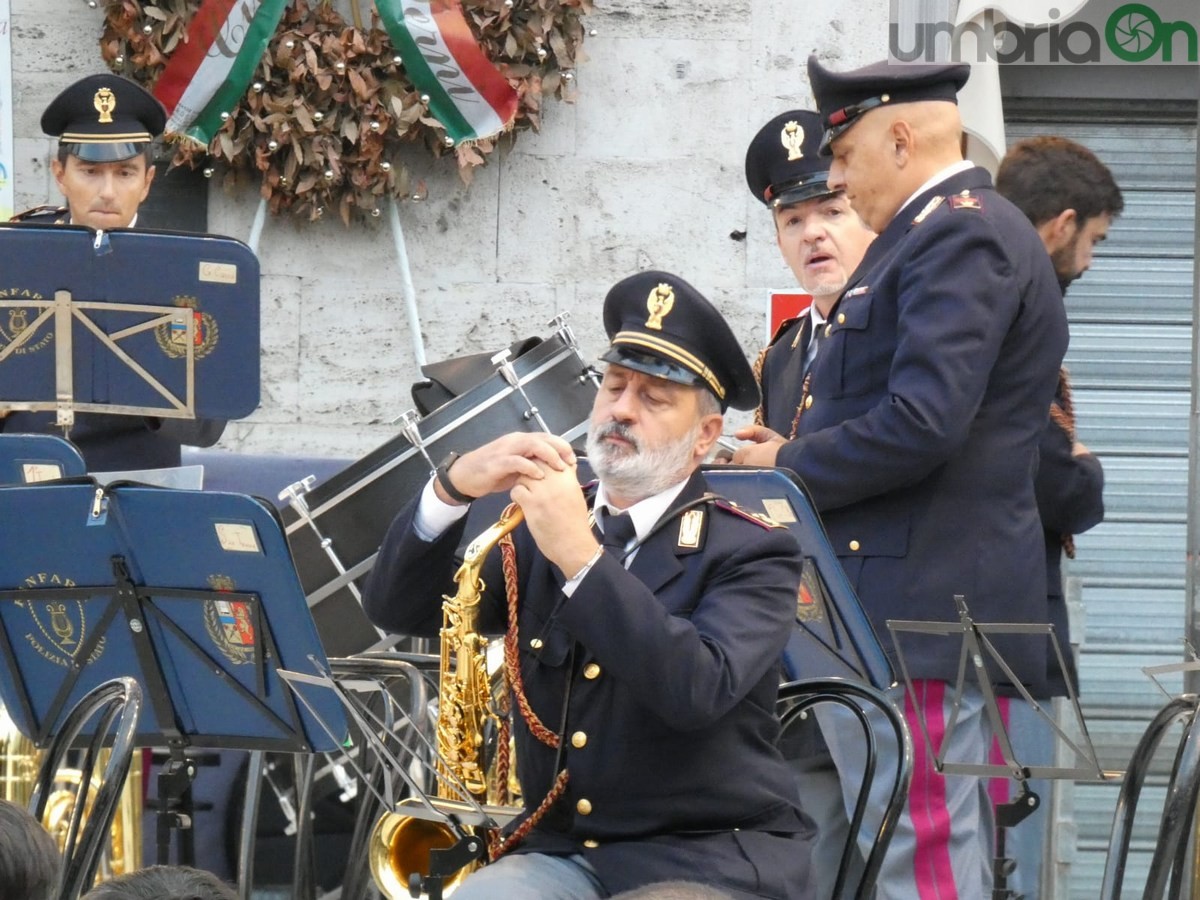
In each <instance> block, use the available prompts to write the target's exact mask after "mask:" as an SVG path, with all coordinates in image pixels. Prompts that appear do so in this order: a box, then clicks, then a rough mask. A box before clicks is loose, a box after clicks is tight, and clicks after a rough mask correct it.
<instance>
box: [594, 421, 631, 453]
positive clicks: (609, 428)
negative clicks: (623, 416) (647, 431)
mask: <svg viewBox="0 0 1200 900" xmlns="http://www.w3.org/2000/svg"><path fill="white" fill-rule="evenodd" d="M608 437H619V438H620V439H621V440H623V441H628V442H629V443H630V444H631V445H632V446H633V449H634V450H641V449H642V448H641V445H640V444H639V443H638V439H637V438H636V437H634V435H633V429H632V428H630V427H629V426H628V425H626V424H624V423H623V422H607V423H605V424H604V425H601V426H600V427H598V428H597V429H596V434H595V438H596V440H597V441H602V440H604V439H605V438H608Z"/></svg>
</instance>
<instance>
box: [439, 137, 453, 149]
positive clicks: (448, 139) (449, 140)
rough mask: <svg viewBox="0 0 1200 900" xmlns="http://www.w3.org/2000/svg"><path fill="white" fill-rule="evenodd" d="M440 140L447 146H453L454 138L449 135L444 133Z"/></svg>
mask: <svg viewBox="0 0 1200 900" xmlns="http://www.w3.org/2000/svg"><path fill="white" fill-rule="evenodd" d="M442 142H443V143H444V144H445V145H446V146H447V147H453V146H454V138H452V137H450V135H446V136H445V137H444V138H442Z"/></svg>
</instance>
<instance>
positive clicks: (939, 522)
mask: <svg viewBox="0 0 1200 900" xmlns="http://www.w3.org/2000/svg"><path fill="white" fill-rule="evenodd" d="M808 72H809V81H810V84H811V85H812V89H813V95H814V97H815V98H816V101H817V106H818V108H819V110H820V112H821V116H822V122H823V126H824V129H825V134H824V137H823V140H822V145H821V146H822V152H829V153H831V154H832V160H831V162H830V171H829V182H828V184H829V188H830V189H831V190H842V191H845V193H846V196H847V197H848V198H849V200H850V204H851V206H852V207H853V208H854V209H855V210H856V211H857V212H858V214H859V215H860V216H861V217H862V219H863V221H864V222H865V223H866V224H867V226H868V227H869V228H871V229H872V230H873V231H875V232H877V233H878V235H879V236H878V237H877V238H876V239H875V241H874V243H872V244H871V246H870V247H869V248H868V249H867V252H866V255H865V257H864V258H863V261H862V264H861V265H860V266H859V267H858V269H857V271H856V272H855V273H854V274H853V276H851V278H850V281H849V282H848V284H847V285H846V288H845V290H844V291H843V292H842V295H841V298H840V299H839V300H838V303H837V305H836V306H835V307H834V308H833V310H832V318H831V321H830V325H829V328H828V331H827V334H826V335H825V337H824V338H823V343H822V346H821V350H820V352H819V353H818V354H817V358H816V361H815V363H814V364H813V370H812V390H811V393H810V394H809V397H808V398H806V400H805V409H804V413H803V415H802V416H801V417H800V422H799V426H798V429H797V435H796V438H795V439H794V440H792V441H782V440H772V441H769V442H765V443H760V444H752V445H749V446H747V447H742V448H740V449H739V450H738V452H737V453H736V454H735V456H734V459H735V462H746V463H749V464H752V465H761V464H767V465H781V466H785V467H787V468H789V469H792V470H793V471H795V472H796V473H797V474H798V475H799V476H800V478H801V479H802V480H803V481H804V483H805V485H806V486H807V487H808V490H809V492H810V494H811V496H812V498H813V502H814V504H815V505H816V507H817V509H818V511H819V512H820V513H821V517H822V520H823V522H824V524H825V527H826V529H827V531H828V533H829V537H830V540H831V542H832V544H833V546H834V549H835V550H836V552H837V553H838V555H839V558H840V559H841V562H842V565H843V567H844V568H845V570H846V574H847V577H848V578H849V580H850V583H851V585H852V586H853V587H854V589H855V591H856V592H857V594H858V596H859V599H860V600H861V601H862V604H863V606H864V608H865V609H866V611H867V613H868V614H869V615H870V618H871V621H872V623H873V624H874V626H875V628H876V630H877V632H879V633H880V634H887V632H888V629H887V622H888V620H891V619H906V620H913V619H915V620H935V621H943V622H946V621H949V622H953V623H957V622H958V621H959V610H958V607H957V605H956V598H958V597H962V598H963V599H964V600H965V602H966V604H967V606H968V608H969V610H970V612H971V614H972V616H973V617H974V618H975V619H976V620H978V621H981V622H1019V623H1030V624H1033V623H1041V622H1045V621H1047V611H1046V591H1045V586H1046V577H1045V570H1044V564H1045V561H1044V553H1043V551H1042V540H1041V528H1040V523H1039V520H1038V515H1037V505H1036V501H1035V497H1034V491H1033V477H1032V475H1033V471H1034V467H1035V465H1036V455H1037V443H1038V439H1039V437H1040V435H1041V433H1042V431H1043V430H1044V429H1045V426H1046V413H1047V410H1048V409H1049V406H1050V401H1051V399H1052V398H1053V396H1054V386H1055V383H1056V380H1057V372H1058V368H1059V365H1060V364H1061V363H1062V357H1063V353H1064V352H1065V351H1066V347H1067V324H1066V313H1065V310H1064V308H1063V303H1062V296H1061V293H1060V291H1059V289H1058V287H1057V285H1056V283H1055V276H1054V271H1053V268H1052V267H1051V265H1050V262H1049V260H1048V259H1047V257H1046V254H1045V253H1044V252H1043V250H1042V248H1041V244H1040V242H1039V241H1038V237H1037V234H1036V233H1035V232H1034V230H1033V227H1032V226H1031V225H1030V224H1029V222H1028V221H1027V220H1026V219H1025V217H1024V216H1023V215H1022V214H1021V212H1020V211H1019V210H1018V209H1016V208H1015V207H1014V206H1013V205H1012V204H1011V203H1008V202H1007V201H1006V200H1004V199H1003V198H1002V197H1000V196H998V195H997V194H996V193H995V191H994V190H993V189H992V186H991V179H990V178H989V176H988V174H987V172H985V171H983V170H981V169H979V168H976V167H974V166H972V165H971V164H970V163H969V162H966V161H965V160H964V159H963V157H962V144H961V138H962V123H961V120H960V117H959V113H958V107H957V104H956V94H957V91H958V89H959V88H961V87H962V85H963V84H964V83H965V82H966V79H967V76H968V74H969V67H968V66H966V65H963V64H955V65H904V66H894V65H888V64H887V63H886V62H881V63H877V64H874V65H871V66H867V67H865V68H862V69H857V70H854V71H850V72H833V71H830V70H828V69H826V68H825V67H824V66H822V65H821V64H820V62H819V61H818V60H817V59H816V58H815V57H813V58H810V60H809V64H808ZM899 641H900V644H901V646H902V648H903V650H904V658H905V662H906V670H907V674H908V675H909V676H910V677H911V678H912V680H913V689H912V691H911V692H902V691H896V692H895V693H894V699H895V700H896V701H897V705H898V706H900V707H901V708H902V709H903V711H904V714H905V716H906V718H907V719H908V721H909V724H910V728H911V730H912V732H913V738H914V754H913V757H914V763H915V765H916V770H915V772H914V777H913V786H912V790H911V791H910V794H909V802H908V806H907V808H906V809H905V810H904V811H903V813H902V815H900V816H899V817H898V820H897V829H896V833H895V837H894V838H893V841H892V844H891V846H890V848H889V852H888V854H887V856H886V858H885V860H884V863H883V868H882V870H881V872H880V877H879V879H878V881H877V884H876V891H877V894H876V895H877V896H878V897H879V898H880V900H913V898H918V897H920V898H924V897H935V896H936V897H956V898H958V900H982V898H984V897H990V896H991V888H992V875H991V868H992V838H993V833H992V831H993V830H992V826H991V807H990V803H989V801H988V798H987V794H986V790H985V785H984V784H983V783H982V781H981V779H978V778H976V777H971V776H950V777H946V776H944V775H943V774H942V773H941V772H939V771H937V769H936V768H935V767H934V765H933V763H932V758H931V757H932V754H933V753H934V752H937V753H938V754H939V756H940V757H941V758H943V759H948V760H952V761H955V762H969V763H984V762H986V760H987V755H988V750H989V747H990V743H991V739H992V734H991V730H990V727H989V726H988V722H987V717H986V715H985V704H984V695H983V691H982V690H981V689H980V688H979V686H978V685H977V684H975V683H973V682H969V683H967V684H965V685H964V688H963V690H962V691H961V692H956V691H955V690H954V687H955V683H956V681H957V677H958V673H959V665H960V652H961V640H960V639H959V638H958V637H957V636H953V637H950V638H945V637H941V636H938V635H934V634H924V633H922V634H916V635H914V634H910V633H905V634H903V635H901V636H900V637H899ZM994 643H995V644H996V645H997V646H998V648H999V650H1000V652H1001V653H1003V655H1004V657H1005V659H1006V660H1007V661H1008V663H1009V664H1010V666H1011V667H1012V669H1013V671H1014V673H1015V675H1016V677H1017V678H1019V679H1021V680H1022V681H1025V680H1035V681H1036V680H1041V679H1044V678H1045V674H1046V666H1047V658H1046V648H1045V647H1044V645H1043V644H1042V643H1041V642H1030V641H1025V640H1022V639H1016V640H1005V639H1001V638H999V637H997V638H996V639H995V641H994ZM885 646H886V644H885ZM922 722H923V723H924V725H926V726H927V727H928V731H929V733H930V735H931V738H930V739H931V740H932V741H933V742H934V744H933V747H932V748H931V747H930V746H928V745H927V743H926V740H925V731H924V728H923V727H922ZM951 723H953V727H950V725H951ZM821 724H822V730H823V731H824V732H825V737H826V740H827V741H828V742H829V745H830V749H831V750H832V751H833V754H834V759H835V761H836V762H837V765H838V769H839V772H840V773H841V775H842V779H843V781H842V783H843V785H844V787H845V790H846V792H847V794H846V797H845V800H846V804H847V807H848V808H852V806H853V804H854V802H855V801H856V800H857V785H859V784H860V783H861V774H862V771H863V768H864V766H865V758H864V757H865V749H864V748H863V746H862V744H863V740H862V734H861V728H859V727H858V726H857V723H853V726H854V727H853V729H843V728H840V727H839V728H837V729H834V730H832V731H831V730H826V727H825V726H826V720H825V719H822V720H821ZM843 732H844V733H843ZM879 793H881V792H877V791H872V793H871V795H870V799H871V803H872V806H873V807H875V812H876V815H878V813H879V811H880V803H879V799H880V798H879V797H878V796H877V795H878V794H879ZM861 844H862V836H860V845H861ZM866 849H869V847H868V848H866Z"/></svg>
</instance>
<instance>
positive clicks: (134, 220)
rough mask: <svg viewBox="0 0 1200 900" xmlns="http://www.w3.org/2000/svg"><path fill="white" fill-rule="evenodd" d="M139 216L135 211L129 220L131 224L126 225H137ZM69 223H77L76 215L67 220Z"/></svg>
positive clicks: (127, 226) (128, 226) (129, 226)
mask: <svg viewBox="0 0 1200 900" xmlns="http://www.w3.org/2000/svg"><path fill="white" fill-rule="evenodd" d="M137 217H138V214H137V213H134V214H133V218H132V219H130V220H129V224H128V225H126V226H125V227H126V228H133V227H134V226H135V225H137ZM67 224H68V225H74V224H75V217H74V216H72V217H71V218H70V219H69V220H68V221H67Z"/></svg>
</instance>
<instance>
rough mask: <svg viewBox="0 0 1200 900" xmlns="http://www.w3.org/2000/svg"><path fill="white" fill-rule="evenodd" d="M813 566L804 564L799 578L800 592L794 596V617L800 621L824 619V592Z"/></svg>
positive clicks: (820, 620)
mask: <svg viewBox="0 0 1200 900" xmlns="http://www.w3.org/2000/svg"><path fill="white" fill-rule="evenodd" d="M813 568H814V567H813V566H812V565H811V564H806V565H805V566H804V575H803V576H801V578H800V593H799V594H798V595H797V597H796V619H797V620H798V621H800V622H824V621H825V597H824V593H825V592H824V589H823V588H822V587H821V583H820V580H819V579H818V577H817V575H816V574H815V573H814V571H813Z"/></svg>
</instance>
